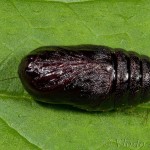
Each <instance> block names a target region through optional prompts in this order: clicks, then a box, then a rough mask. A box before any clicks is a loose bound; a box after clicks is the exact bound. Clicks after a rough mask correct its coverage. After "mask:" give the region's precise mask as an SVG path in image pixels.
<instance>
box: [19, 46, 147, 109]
mask: <svg viewBox="0 0 150 150" xmlns="http://www.w3.org/2000/svg"><path fill="white" fill-rule="evenodd" d="M18 73H19V77H20V79H21V82H22V84H23V86H24V88H25V89H26V90H27V91H28V92H29V93H30V94H31V95H32V96H33V97H34V98H35V99H36V100H38V101H42V102H46V103H52V104H69V105H72V106H74V107H78V108H81V109H85V110H88V111H107V110H113V109H116V108H120V107H129V106H134V105H138V104H140V103H143V102H147V101H148V100H149V98H150V94H149V93H150V59H149V58H148V57H145V56H140V55H138V54H137V53H134V52H127V51H125V50H122V49H118V48H117V49H113V48H110V47H106V46H96V45H80V46H45V47H41V48H38V49H36V50H34V51H33V52H31V53H30V54H29V55H27V56H25V57H24V58H23V59H22V61H21V63H20V65H19V69H18Z"/></svg>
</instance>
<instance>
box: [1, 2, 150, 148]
mask: <svg viewBox="0 0 150 150" xmlns="http://www.w3.org/2000/svg"><path fill="white" fill-rule="evenodd" d="M149 12H150V1H149V0H126V1H125V0H122V1H120V0H106V1H104V0H73V1H69V0H22V1H20V0H3V1H0V17H1V18H0V33H1V36H0V47H1V49H0V54H1V55H0V137H1V141H0V149H9V150H10V149H16V150H17V149H18V150H20V149H45V150H49V149H54V150H57V149H58V150H59V149H66V150H67V149H68V150H70V149H72V150H76V149H79V150H80V149H94V150H95V149H103V150H105V149H106V150H108V149H110V150H113V149H114V150H120V149H121V150H139V149H140V150H149V149H150V140H149V139H150V134H149V130H150V120H149V111H150V104H148V103H147V104H144V105H141V106H138V107H136V108H132V109H128V110H124V111H118V112H106V113H100V112H96V113H90V112H85V111H80V110H78V109H74V108H71V107H69V106H55V105H47V104H41V103H37V102H35V101H34V100H33V99H32V98H31V97H30V95H29V94H28V93H27V92H26V91H25V90H24V89H23V87H22V85H21V83H20V80H19V78H18V74H17V70H18V65H19V63H20V60H21V58H22V57H23V56H25V55H26V54H28V53H29V52H30V51H32V50H33V49H35V48H37V47H40V46H45V45H78V44H98V45H106V46H110V47H114V48H115V47H120V48H124V49H127V50H133V51H136V52H138V53H140V54H144V55H147V56H150V50H149V47H150V41H149V40H150V13H149Z"/></svg>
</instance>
